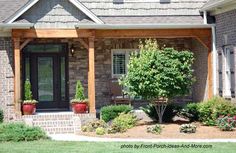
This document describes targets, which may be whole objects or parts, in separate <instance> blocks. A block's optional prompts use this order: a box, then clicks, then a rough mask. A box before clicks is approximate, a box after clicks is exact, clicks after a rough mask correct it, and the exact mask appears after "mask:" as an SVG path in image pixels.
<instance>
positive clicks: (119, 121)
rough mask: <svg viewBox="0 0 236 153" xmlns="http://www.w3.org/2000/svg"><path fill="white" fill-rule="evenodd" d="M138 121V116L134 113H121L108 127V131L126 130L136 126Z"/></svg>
mask: <svg viewBox="0 0 236 153" xmlns="http://www.w3.org/2000/svg"><path fill="white" fill-rule="evenodd" d="M136 123H137V118H136V116H135V115H134V114H133V113H127V114H125V113H121V114H120V115H119V116H118V117H116V118H115V119H114V120H113V122H112V125H111V128H110V129H108V133H118V132H121V133H123V132H126V131H127V130H128V129H130V128H132V127H134V126H135V125H136Z"/></svg>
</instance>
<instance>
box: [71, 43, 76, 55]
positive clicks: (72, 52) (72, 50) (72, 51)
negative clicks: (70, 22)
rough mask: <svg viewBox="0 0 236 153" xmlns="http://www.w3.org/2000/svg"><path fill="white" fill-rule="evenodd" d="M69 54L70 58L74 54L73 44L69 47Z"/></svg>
mask: <svg viewBox="0 0 236 153" xmlns="http://www.w3.org/2000/svg"><path fill="white" fill-rule="evenodd" d="M70 54H71V56H72V57H73V56H74V54H75V47H74V45H73V44H72V45H71V46H70Z"/></svg>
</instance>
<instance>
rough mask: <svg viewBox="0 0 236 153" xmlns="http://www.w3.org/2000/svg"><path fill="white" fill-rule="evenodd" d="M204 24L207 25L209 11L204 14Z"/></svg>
mask: <svg viewBox="0 0 236 153" xmlns="http://www.w3.org/2000/svg"><path fill="white" fill-rule="evenodd" d="M203 19H204V24H207V11H204V12H203Z"/></svg>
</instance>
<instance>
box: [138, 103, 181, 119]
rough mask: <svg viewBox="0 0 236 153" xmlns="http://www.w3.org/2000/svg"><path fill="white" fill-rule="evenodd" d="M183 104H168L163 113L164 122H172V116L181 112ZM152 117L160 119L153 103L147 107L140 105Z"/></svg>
mask: <svg viewBox="0 0 236 153" xmlns="http://www.w3.org/2000/svg"><path fill="white" fill-rule="evenodd" d="M181 108H182V107H181V106H178V105H175V104H168V105H167V107H166V110H165V112H164V115H163V121H164V122H171V121H172V118H173V117H174V116H175V115H176V114H177V113H178V112H179V110H180V109H181ZM140 109H141V110H143V111H144V112H145V114H147V115H148V116H149V117H150V118H151V119H153V120H154V121H158V115H157V112H156V109H155V106H154V105H153V104H148V105H147V106H146V107H140Z"/></svg>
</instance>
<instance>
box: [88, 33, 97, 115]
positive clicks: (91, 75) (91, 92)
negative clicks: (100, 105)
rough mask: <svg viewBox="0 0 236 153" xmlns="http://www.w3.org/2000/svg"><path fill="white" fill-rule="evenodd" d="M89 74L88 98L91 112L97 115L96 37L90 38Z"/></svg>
mask: <svg viewBox="0 0 236 153" xmlns="http://www.w3.org/2000/svg"><path fill="white" fill-rule="evenodd" d="M88 57H89V72H88V98H89V112H90V113H96V109H95V64H94V63H95V58H94V37H90V38H89V48H88Z"/></svg>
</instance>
